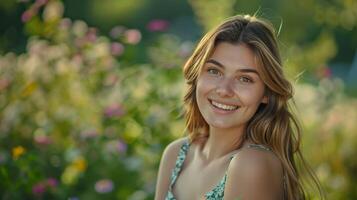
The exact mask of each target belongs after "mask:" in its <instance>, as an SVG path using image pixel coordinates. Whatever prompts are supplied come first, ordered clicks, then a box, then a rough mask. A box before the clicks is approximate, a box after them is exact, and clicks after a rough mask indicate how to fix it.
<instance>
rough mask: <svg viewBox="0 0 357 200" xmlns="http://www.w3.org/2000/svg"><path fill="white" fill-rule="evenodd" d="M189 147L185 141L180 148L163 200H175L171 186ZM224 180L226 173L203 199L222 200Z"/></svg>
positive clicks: (262, 147)
mask: <svg viewBox="0 0 357 200" xmlns="http://www.w3.org/2000/svg"><path fill="white" fill-rule="evenodd" d="M189 147H190V143H189V142H188V140H186V141H185V142H184V144H183V145H182V146H181V148H180V152H179V154H178V156H177V160H176V164H175V168H174V169H173V170H172V174H171V182H170V186H169V190H168V192H167V195H166V198H165V200H176V198H175V196H174V195H173V193H172V189H173V185H174V184H175V182H176V179H177V177H178V176H179V174H180V171H181V168H182V165H183V163H184V161H185V158H186V155H187V152H188V149H189ZM248 147H256V148H260V149H263V150H267V151H270V149H269V148H268V147H265V146H263V145H257V144H251V145H249V146H248ZM233 157H234V155H232V156H231V158H230V159H231V160H232V158H233ZM226 180H227V172H226V173H225V175H224V176H223V178H222V179H221V181H220V182H219V183H218V184H217V186H216V187H214V188H213V189H212V190H211V191H209V192H207V193H206V194H205V195H204V197H205V199H206V200H223V197H224V187H225V184H226Z"/></svg>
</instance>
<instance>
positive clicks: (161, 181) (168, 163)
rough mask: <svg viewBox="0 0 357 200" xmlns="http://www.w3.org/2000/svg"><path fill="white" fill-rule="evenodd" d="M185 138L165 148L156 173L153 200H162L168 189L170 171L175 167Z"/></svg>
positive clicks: (185, 140)
mask: <svg viewBox="0 0 357 200" xmlns="http://www.w3.org/2000/svg"><path fill="white" fill-rule="evenodd" d="M187 140H188V139H187V138H180V139H177V140H175V141H173V142H171V143H170V144H169V145H167V146H166V148H165V150H164V152H163V154H162V156H161V161H160V167H159V171H158V177H157V183H156V192H155V199H164V198H165V195H166V193H167V191H168V189H169V185H170V176H171V172H172V169H173V168H174V167H175V163H176V159H177V156H178V154H179V151H180V149H181V146H182V145H183V144H184V143H185V142H187Z"/></svg>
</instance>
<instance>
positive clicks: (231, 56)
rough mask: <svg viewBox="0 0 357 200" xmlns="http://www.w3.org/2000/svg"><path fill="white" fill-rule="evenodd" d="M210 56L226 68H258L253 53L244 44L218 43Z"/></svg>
mask: <svg viewBox="0 0 357 200" xmlns="http://www.w3.org/2000/svg"><path fill="white" fill-rule="evenodd" d="M210 58H211V59H214V60H217V61H218V62H220V63H221V64H223V65H224V66H225V67H226V68H232V69H240V68H245V69H247V68H248V69H255V70H258V64H257V60H256V57H255V54H254V52H253V51H252V50H251V49H250V48H249V47H248V46H247V45H245V44H231V43H228V42H221V43H218V45H217V46H216V47H215V49H214V51H213V54H212V55H211V56H210Z"/></svg>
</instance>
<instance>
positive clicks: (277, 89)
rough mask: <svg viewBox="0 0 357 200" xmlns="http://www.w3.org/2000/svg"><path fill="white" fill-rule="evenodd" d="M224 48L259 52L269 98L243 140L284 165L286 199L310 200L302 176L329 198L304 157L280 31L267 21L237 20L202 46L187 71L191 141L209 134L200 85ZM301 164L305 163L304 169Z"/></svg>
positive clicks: (212, 33)
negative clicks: (223, 44) (266, 149)
mask: <svg viewBox="0 0 357 200" xmlns="http://www.w3.org/2000/svg"><path fill="white" fill-rule="evenodd" d="M220 42H228V43H231V44H245V45H246V46H247V47H249V48H250V49H251V50H252V51H253V52H254V54H255V57H256V58H257V61H258V63H259V66H260V67H258V72H259V74H260V77H261V79H262V81H263V82H264V85H265V95H266V96H267V97H268V103H267V104H261V105H260V106H259V108H258V110H257V112H256V113H255V114H254V116H253V117H252V118H251V119H250V121H249V122H248V124H247V127H246V130H245V133H244V138H243V139H244V140H247V139H249V140H251V141H253V142H254V143H257V144H263V145H266V146H269V147H270V148H271V149H272V150H273V152H274V153H275V154H276V155H277V157H278V158H279V159H280V161H281V163H282V166H283V169H284V196H285V198H284V199H289V200H290V199H294V200H295V199H306V198H307V193H306V190H305V189H304V187H303V184H302V180H301V178H300V176H301V173H300V170H303V172H307V175H308V176H307V178H309V180H310V182H311V181H312V183H314V185H315V186H317V189H318V191H319V194H320V197H321V198H324V195H323V192H322V190H321V187H320V184H319V182H318V179H317V178H316V176H315V175H314V173H313V171H312V170H311V168H310V167H309V166H308V165H307V163H306V161H305V159H304V158H303V155H302V153H301V151H300V141H301V128H300V125H299V123H298V121H297V119H296V117H295V116H294V115H293V113H292V111H291V108H290V107H291V106H290V103H291V102H293V100H292V96H293V87H292V85H291V83H290V82H289V81H288V80H287V79H286V78H285V76H284V73H283V69H282V60H281V57H280V54H279V49H278V44H277V39H276V33H275V29H274V27H273V26H272V25H271V24H270V23H269V22H268V21H265V20H263V19H258V18H256V17H255V16H249V15H245V16H241V15H237V16H233V17H230V18H228V19H226V20H225V21H223V22H222V23H221V24H219V25H218V26H217V27H215V28H214V29H212V30H211V31H209V32H208V33H207V34H206V35H204V36H203V38H202V39H201V41H200V42H199V43H198V45H197V47H196V49H195V50H194V52H193V54H192V55H191V57H190V58H189V59H188V61H187V62H186V63H185V65H184V67H183V73H184V77H185V79H186V83H187V90H186V93H185V96H184V106H185V119H186V129H187V131H188V136H189V139H190V141H191V142H195V141H200V140H202V139H205V138H207V137H208V134H209V133H208V124H207V122H206V121H205V120H204V118H203V117H202V115H201V113H200V111H199V108H198V105H197V101H196V95H195V93H196V83H197V78H198V75H199V73H200V72H201V69H202V66H203V65H204V63H205V62H206V61H207V59H208V58H209V56H210V55H212V53H213V51H214V48H215V46H216V45H217V44H218V43H220ZM290 101H291V102H290ZM296 159H298V161H300V163H299V164H301V167H300V165H299V168H298V166H297V164H298V163H297V160H296ZM300 168H301V169H300Z"/></svg>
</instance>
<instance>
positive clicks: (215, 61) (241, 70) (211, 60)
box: [206, 58, 259, 75]
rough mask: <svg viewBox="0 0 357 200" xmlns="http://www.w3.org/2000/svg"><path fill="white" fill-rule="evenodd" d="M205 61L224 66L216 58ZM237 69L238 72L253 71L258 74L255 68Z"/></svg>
mask: <svg viewBox="0 0 357 200" xmlns="http://www.w3.org/2000/svg"><path fill="white" fill-rule="evenodd" d="M206 63H212V64H215V65H217V66H219V67H221V68H225V67H224V65H223V64H222V63H220V62H218V61H217V60H214V59H212V58H211V59H209V60H207V62H206ZM237 71H239V72H247V73H255V74H257V75H259V74H258V72H257V70H255V69H249V68H243V69H238V70H237Z"/></svg>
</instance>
